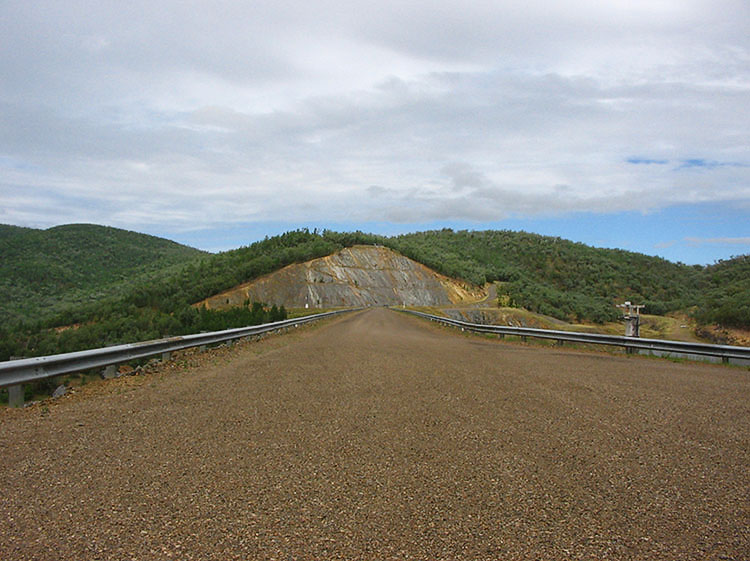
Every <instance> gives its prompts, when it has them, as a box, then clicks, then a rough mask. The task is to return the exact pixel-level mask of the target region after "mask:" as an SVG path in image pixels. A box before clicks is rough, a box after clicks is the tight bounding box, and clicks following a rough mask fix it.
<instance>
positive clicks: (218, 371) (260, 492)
mask: <svg viewBox="0 0 750 561" xmlns="http://www.w3.org/2000/svg"><path fill="white" fill-rule="evenodd" d="M748 390H750V375H749V374H748V372H747V371H746V370H743V369H739V368H729V367H722V366H717V365H701V364H691V363H672V362H669V361H665V360H654V359H647V358H643V357H636V356H631V357H628V356H625V355H609V354H606V353H589V352H582V351H577V350H574V349H569V348H542V347H534V346H525V345H521V344H512V343H508V342H501V341H498V340H491V339H487V338H483V337H477V336H473V335H466V334H461V333H460V332H457V331H451V330H449V329H446V328H441V327H437V326H434V325H432V324H429V323H427V322H424V321H423V320H420V319H418V318H413V317H408V316H405V315H402V314H398V313H395V312H391V311H388V310H384V309H373V310H368V311H365V312H361V313H356V314H351V315H347V316H343V317H340V318H336V319H333V320H326V321H325V322H323V323H321V324H319V325H316V326H312V327H307V328H301V329H299V330H295V331H293V332H291V333H289V334H286V335H282V336H273V337H268V338H266V339H264V340H262V341H260V342H251V343H245V344H242V345H240V346H237V347H234V348H232V349H223V350H219V351H209V352H207V353H203V354H198V353H188V354H184V355H182V356H180V357H178V358H177V359H176V360H174V361H172V362H170V363H168V364H164V365H162V366H160V367H159V368H158V369H157V370H155V371H153V372H150V373H148V374H145V375H141V376H131V377H123V378H119V379H116V380H109V381H103V382H100V383H93V384H88V385H87V386H84V387H83V388H81V389H80V390H79V391H77V392H76V393H74V394H73V395H66V396H64V397H62V398H60V399H58V400H55V401H50V402H45V403H42V404H38V405H35V406H34V407H30V408H28V409H25V410H8V409H6V410H4V411H2V413H0V450H1V453H0V485H1V487H2V490H1V491H0V516H2V526H1V528H2V529H1V530H0V559H7V560H23V559H34V560H48V559H49V560H60V559H71V560H73V559H76V560H88V559H103V560H104V559H106V560H157V559H158V560H162V559H180V560H189V559H196V560H210V559H216V560H231V559H243V560H248V559H276V560H280V561H290V560H308V559H309V560H326V559H421V560H460V559H482V560H495V559H503V560H506V559H508V560H515V559H529V560H531V559H552V560H556V559H591V560H593V559H618V560H619V559H644V560H645V559H648V560H652V559H656V560H658V559H669V560H672V559H675V560H676V559H681V560H691V559H696V560H697V559H730V560H745V559H748V558H750V529H749V528H750V499H749V497H750V473H749V468H748V466H749V465H750V404H749V402H748V395H750V392H749V391H748Z"/></svg>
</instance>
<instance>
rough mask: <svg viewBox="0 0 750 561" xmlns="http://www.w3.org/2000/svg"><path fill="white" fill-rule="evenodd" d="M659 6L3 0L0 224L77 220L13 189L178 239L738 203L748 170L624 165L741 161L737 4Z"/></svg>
mask: <svg viewBox="0 0 750 561" xmlns="http://www.w3.org/2000/svg"><path fill="white" fill-rule="evenodd" d="M652 4H653V3H635V4H632V6H631V7H630V8H627V9H626V8H623V7H622V6H621V7H617V8H612V7H608V6H607V5H604V4H602V3H598V2H597V3H595V2H593V1H591V2H584V1H578V2H574V3H572V4H570V5H569V6H566V8H565V10H563V9H562V8H561V7H560V6H557V5H552V7H550V5H549V3H547V2H544V3H542V2H538V1H534V2H531V3H529V4H528V6H525V7H524V9H520V8H518V7H517V6H518V5H517V3H510V2H508V3H503V2H499V3H495V2H488V3H482V2H478V3H472V4H471V5H469V6H464V5H459V4H449V3H445V4H441V3H437V4H436V3H433V2H430V3H427V2H416V3H412V2H410V3H403V2H395V1H394V2H390V1H388V2H383V3H378V4H377V5H375V4H372V3H364V2H362V3H357V2H350V3H339V2H334V1H331V2H324V3H320V4H319V3H316V4H315V5H313V4H309V5H308V4H302V5H299V6H298V5H297V3H294V2H274V3H271V2H254V3H251V4H241V3H234V4H232V3H228V4H222V5H221V6H220V8H221V9H218V8H217V7H216V6H211V5H209V4H202V3H198V4H190V5H188V6H187V7H186V5H185V4H184V3H172V2H163V3H159V4H158V5H154V4H153V3H145V2H143V1H141V0H137V1H135V2H131V3H128V4H127V5H122V4H121V3H114V2H101V1H100V2H79V3H73V4H72V5H69V6H68V5H62V4H59V3H52V2H44V1H42V2H32V3H29V2H24V3H21V2H18V1H11V2H8V3H7V4H6V5H7V9H6V10H5V13H6V15H7V17H8V19H9V21H12V22H13V25H11V26H9V30H8V33H7V34H0V49H1V51H0V52H1V53H2V56H0V74H2V75H3V76H4V78H6V77H7V79H4V80H3V81H2V83H0V207H2V208H4V209H6V215H5V216H6V217H5V218H3V220H9V221H21V222H23V221H24V220H31V218H29V216H31V215H32V214H33V215H34V216H35V218H33V220H35V221H36V222H35V224H36V223H38V221H39V220H42V216H44V213H45V212H47V213H48V214H47V216H48V220H49V222H51V223H54V222H65V221H69V220H68V219H67V218H65V216H68V215H70V216H76V219H80V218H79V215H80V213H79V214H75V213H74V211H73V210H72V209H71V207H70V206H66V205H61V206H60V208H61V212H60V213H57V214H55V213H53V212H51V211H50V210H49V209H50V205H38V208H37V209H36V210H34V211H32V210H29V209H28V208H27V206H26V205H28V200H27V199H26V198H24V197H23V196H21V190H23V188H24V186H26V188H27V189H28V190H34V189H44V190H45V191H37V192H38V193H46V194H45V195H43V196H44V197H46V198H47V199H49V198H51V197H52V194H53V193H60V194H61V196H69V197H80V198H81V199H82V200H85V201H86V205H85V208H87V209H89V212H90V213H92V214H95V215H96V216H97V217H100V218H99V220H100V221H102V222H108V220H109V221H111V220H118V221H126V220H132V221H138V222H143V221H149V220H151V221H159V220H161V221H163V222H164V223H169V224H172V225H180V226H183V225H185V224H191V223H202V224H204V225H206V226H208V225H212V224H218V223H222V222H227V221H230V222H231V221H243V220H244V221H246V220H248V219H254V218H263V217H267V216H273V215H275V214H279V215H283V216H285V217H288V218H289V219H290V220H299V219H310V217H311V216H313V215H314V217H315V218H316V219H318V220H333V219H349V218H351V217H357V219H360V220H381V219H382V218H383V217H388V219H390V220H394V221H399V222H414V221H431V220H441V219H468V220H494V219H497V218H499V217H502V216H508V215H529V214H539V213H563V212H569V211H580V210H591V211H596V212H611V211H617V210H632V209H640V208H644V207H645V208H658V207H659V206H665V205H674V204H680V203H690V202H696V201H706V200H724V201H729V200H731V201H735V202H737V204H738V205H743V204H747V201H748V200H750V169H748V168H746V167H743V165H744V164H743V165H735V166H729V165H694V166H687V167H685V169H675V167H674V166H667V165H633V164H634V163H639V164H645V163H657V162H658V163H661V162H671V163H673V164H677V163H679V162H686V161H695V162H706V163H711V162H738V163H744V162H746V158H747V147H748V145H749V144H750V138H749V137H748V132H747V131H748V130H750V115H748V112H747V95H748V89H749V88H750V86H749V85H748V84H750V64H748V63H749V62H750V42H749V41H748V39H747V36H746V34H744V35H743V34H741V33H739V32H738V29H739V28H740V27H742V25H741V21H742V18H743V16H744V15H750V14H747V10H748V8H747V7H746V6H745V4H743V3H735V2H726V4H724V6H725V7H726V9H727V10H730V11H729V12H725V13H724V14H723V15H722V13H721V11H718V13H717V10H715V6H713V5H712V6H711V7H709V8H704V7H702V5H701V4H700V3H699V2H685V1H679V2H678V1H677V0H675V1H667V2H662V3H658V5H655V4H653V5H652ZM623 6H624V4H623ZM53 8H54V9H53ZM727 14H729V15H727ZM702 19H705V21H706V22H709V23H711V25H710V26H708V25H707V26H706V29H704V28H700V30H698V31H696V25H695V24H696V22H699V21H701V20H702ZM745 21H747V20H746V19H745ZM622 22H628V26H627V28H628V29H630V30H631V31H632V34H629V33H626V32H625V31H623V29H625V26H623V25H622ZM717 37H721V38H722V41H720V42H719V41H716V40H715V39H716V38H717ZM634 43H638V49H639V50H637V51H632V52H631V51H630V49H631V47H632V46H633V44H634ZM683 51H684V52H683ZM633 52H635V53H636V54H635V55H634V54H633ZM707 131H709V133H710V134H709V133H707ZM698 171H700V173H698ZM11 187H12V189H11ZM40 196H41V195H40ZM137 201H143V204H141V205H140V206H139V208H138V209H134V210H132V211H126V210H123V206H125V205H127V204H135V202H137ZM164 207H169V209H170V210H169V212H159V209H160V208H162V209H163V208H164ZM61 213H62V214H64V216H63V215H61Z"/></svg>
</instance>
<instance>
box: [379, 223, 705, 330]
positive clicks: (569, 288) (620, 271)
mask: <svg viewBox="0 0 750 561" xmlns="http://www.w3.org/2000/svg"><path fill="white" fill-rule="evenodd" d="M387 243H389V245H391V246H392V247H394V248H395V249H398V250H399V251H401V252H402V253H404V254H405V255H407V256H409V257H411V258H412V259H415V260H416V261H420V262H422V263H424V264H425V265H427V266H429V267H432V268H434V269H436V270H438V271H440V272H441V273H444V274H446V275H448V276H452V277H458V278H463V279H465V280H467V281H469V282H472V283H474V284H484V283H485V282H493V281H499V282H500V285H499V294H500V296H501V299H503V300H504V302H506V303H507V304H509V305H513V306H518V307H523V308H526V309H528V310H531V311H533V312H538V313H541V314H546V315H550V316H553V317H556V318H559V319H565V320H572V321H582V320H589V321H594V322H604V321H609V320H613V319H616V318H617V317H618V315H619V313H618V311H617V309H616V308H615V304H618V303H622V302H623V301H625V300H631V301H634V302H638V303H641V304H645V305H646V309H647V310H648V312H649V313H652V314H664V313H667V312H669V311H674V310H681V309H685V308H688V307H690V306H693V305H696V304H698V303H699V300H700V285H701V279H702V270H703V268H702V267H689V266H687V265H682V264H675V263H672V262H670V261H666V260H665V259H661V258H658V257H649V256H647V255H643V254H640V253H633V252H629V251H623V250H618V249H598V248H593V247H589V246H586V245H584V244H581V243H574V242H571V241H567V240H563V239H560V238H554V237H549V236H540V235H536V234H528V233H525V232H511V231H493V230H490V231H483V232H467V231H461V232H454V231H452V230H449V229H444V230H439V231H430V232H419V233H415V234H406V235H403V236H398V237H396V238H393V239H392V240H390V241H389V242H387ZM503 297H504V298H503Z"/></svg>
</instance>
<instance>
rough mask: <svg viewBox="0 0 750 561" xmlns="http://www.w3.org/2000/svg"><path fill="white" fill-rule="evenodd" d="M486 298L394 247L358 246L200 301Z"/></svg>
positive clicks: (356, 302)
mask: <svg viewBox="0 0 750 561" xmlns="http://www.w3.org/2000/svg"><path fill="white" fill-rule="evenodd" d="M483 296H484V292H483V290H482V289H481V288H479V287H474V286H470V285H468V284H466V283H460V282H458V281H455V280H453V279H450V278H448V277H445V276H443V275H440V274H438V273H436V272H435V271H433V270H431V269H429V268H428V267H425V266H424V265H422V264H421V263H417V262H416V261H413V260H411V259H409V258H408V257H404V256H403V255H400V254H399V253H396V252H395V251H393V250H391V249H388V248H385V247H377V246H355V247H351V248H346V249H343V250H341V251H339V252H338V253H335V254H333V255H329V256H328V257H323V258H320V259H314V260H312V261H308V262H306V263H299V264H295V265H290V266H288V267H285V268H284V269H281V270H280V271H276V272H274V273H272V274H270V275H267V276H265V277H262V278H260V279H257V280H254V281H252V282H250V283H247V284H244V285H241V286H238V287H236V288H233V289H231V290H227V291H225V292H223V293H221V294H218V295H216V296H212V297H211V298H208V299H206V300H204V301H202V302H200V303H199V304H197V305H205V306H206V307H207V308H209V309H222V308H228V307H232V306H240V305H242V304H243V302H245V301H246V300H250V301H256V302H264V303H266V304H269V305H270V304H277V305H282V304H283V305H284V306H286V307H287V308H305V307H309V308H331V307H338V306H342V307H357V306H384V305H401V304H405V305H407V306H446V305H451V304H457V303H462V302H466V301H476V300H479V299H481V298H482V297H483Z"/></svg>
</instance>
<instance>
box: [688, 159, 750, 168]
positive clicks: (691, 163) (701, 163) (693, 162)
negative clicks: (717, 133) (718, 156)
mask: <svg viewBox="0 0 750 561" xmlns="http://www.w3.org/2000/svg"><path fill="white" fill-rule="evenodd" d="M724 167H733V168H746V167H750V166H748V164H743V163H741V162H719V161H716V160H706V159H703V158H690V159H688V160H682V161H681V163H680V165H679V166H678V167H677V169H678V170H679V169H691V168H698V169H715V168H724Z"/></svg>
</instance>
